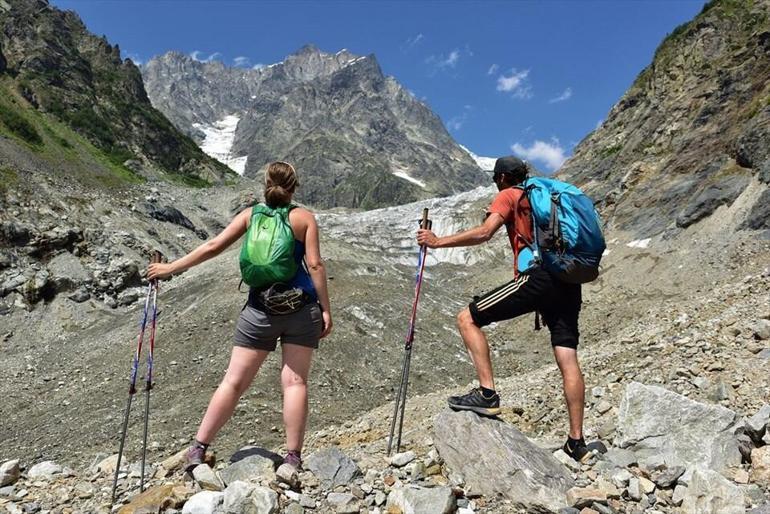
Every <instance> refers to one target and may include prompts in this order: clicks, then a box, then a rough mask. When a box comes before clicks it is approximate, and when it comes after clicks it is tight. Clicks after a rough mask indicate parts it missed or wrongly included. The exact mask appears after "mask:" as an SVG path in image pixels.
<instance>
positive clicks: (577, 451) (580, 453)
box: [562, 437, 591, 462]
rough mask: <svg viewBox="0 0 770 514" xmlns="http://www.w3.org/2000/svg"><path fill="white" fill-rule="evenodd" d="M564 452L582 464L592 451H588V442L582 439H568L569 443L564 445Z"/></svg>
mask: <svg viewBox="0 0 770 514" xmlns="http://www.w3.org/2000/svg"><path fill="white" fill-rule="evenodd" d="M562 450H564V453H566V454H567V455H569V456H570V457H572V459H573V460H575V461H577V462H582V461H583V459H584V458H585V457H586V455H590V454H591V450H589V449H588V447H587V446H586V442H585V440H584V439H583V438H582V437H581V438H580V439H572V438H571V437H567V442H566V443H564V446H563V447H562Z"/></svg>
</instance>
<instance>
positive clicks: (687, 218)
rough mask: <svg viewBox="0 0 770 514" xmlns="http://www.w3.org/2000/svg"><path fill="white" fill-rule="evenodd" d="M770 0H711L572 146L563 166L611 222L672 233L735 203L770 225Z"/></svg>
mask: <svg viewBox="0 0 770 514" xmlns="http://www.w3.org/2000/svg"><path fill="white" fill-rule="evenodd" d="M768 149H770V2H768V0H757V1H744V0H723V1H712V2H709V3H708V4H707V5H706V6H705V7H704V9H703V12H702V13H701V14H700V15H698V16H696V17H695V19H693V20H692V21H690V22H688V23H685V24H683V25H681V26H680V27H677V28H676V29H675V30H674V31H673V32H672V33H671V34H670V35H669V36H668V37H667V38H666V39H665V41H663V43H662V44H661V45H660V47H659V48H658V49H657V51H656V52H655V57H654V59H653V61H652V63H651V64H650V65H649V66H648V67H647V68H645V69H644V70H643V71H642V72H641V73H640V74H639V76H638V77H637V79H636V81H635V82H634V84H633V85H632V86H631V88H630V89H629V90H628V91H627V92H626V94H625V95H623V97H622V98H621V99H620V101H619V102H618V103H617V104H616V105H615V106H614V107H613V108H612V110H611V111H610V113H609V114H608V115H607V119H606V120H605V121H604V123H603V124H602V125H601V127H600V128H598V129H597V130H596V131H594V132H593V133H591V134H590V135H589V136H588V137H586V138H585V139H584V140H583V141H582V142H581V143H580V144H579V145H578V147H577V148H576V149H575V153H574V156H573V157H572V158H571V159H570V160H569V161H568V162H567V163H566V164H565V165H564V167H563V168H562V171H561V174H562V176H564V177H567V178H569V179H571V180H574V181H576V182H577V183H581V184H584V185H585V187H586V188H587V189H588V191H589V192H590V193H591V194H592V195H593V196H594V197H595V199H597V200H600V201H601V206H602V208H603V212H604V214H605V216H606V217H607V219H608V220H609V221H610V223H611V224H612V226H614V227H618V228H620V229H624V230H632V231H634V232H636V233H637V234H638V235H639V236H643V237H649V236H652V235H654V234H658V233H661V232H663V231H664V230H668V231H673V232H676V231H678V230H681V229H682V228H685V227H688V226H690V225H692V224H694V223H697V222H699V221H700V220H702V219H704V218H706V217H708V216H709V215H710V214H712V213H713V212H715V211H716V210H717V209H719V208H720V207H721V206H729V205H731V204H732V203H734V202H736V201H739V200H738V199H739V198H741V200H740V201H744V202H748V203H750V204H752V205H753V207H752V208H751V210H750V211H748V212H747V213H746V216H745V217H744V218H743V219H741V220H736V221H737V226H739V227H743V228H748V229H754V230H767V229H768V228H770V211H769V210H768V209H770V207H768V206H770V190H769V189H768V183H770V151H769V150H768Z"/></svg>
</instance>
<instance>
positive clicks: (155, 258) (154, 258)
mask: <svg viewBox="0 0 770 514" xmlns="http://www.w3.org/2000/svg"><path fill="white" fill-rule="evenodd" d="M162 260H163V254H162V253H160V252H159V251H158V250H153V251H152V255H151V256H150V263H151V264H157V263H159V262H161V261H162Z"/></svg>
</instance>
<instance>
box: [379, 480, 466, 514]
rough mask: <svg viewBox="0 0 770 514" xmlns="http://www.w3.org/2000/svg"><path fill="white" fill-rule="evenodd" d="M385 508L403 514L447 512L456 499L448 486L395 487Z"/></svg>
mask: <svg viewBox="0 0 770 514" xmlns="http://www.w3.org/2000/svg"><path fill="white" fill-rule="evenodd" d="M386 508H387V512H392V511H394V510H396V509H399V510H398V512H403V513H404V514H449V513H451V512H454V511H455V509H456V508H457V501H456V499H455V495H454V494H452V489H451V488H450V487H431V488H427V487H397V488H395V489H393V490H392V491H390V494H389V495H388V503H387V505H386Z"/></svg>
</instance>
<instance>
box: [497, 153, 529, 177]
mask: <svg viewBox="0 0 770 514" xmlns="http://www.w3.org/2000/svg"><path fill="white" fill-rule="evenodd" d="M492 173H510V174H511V175H521V174H525V175H526V173H527V165H526V163H524V161H522V160H521V159H519V158H518V157H515V156H513V155H508V156H507V157H500V158H499V159H497V160H496V161H495V169H494V170H492Z"/></svg>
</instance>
